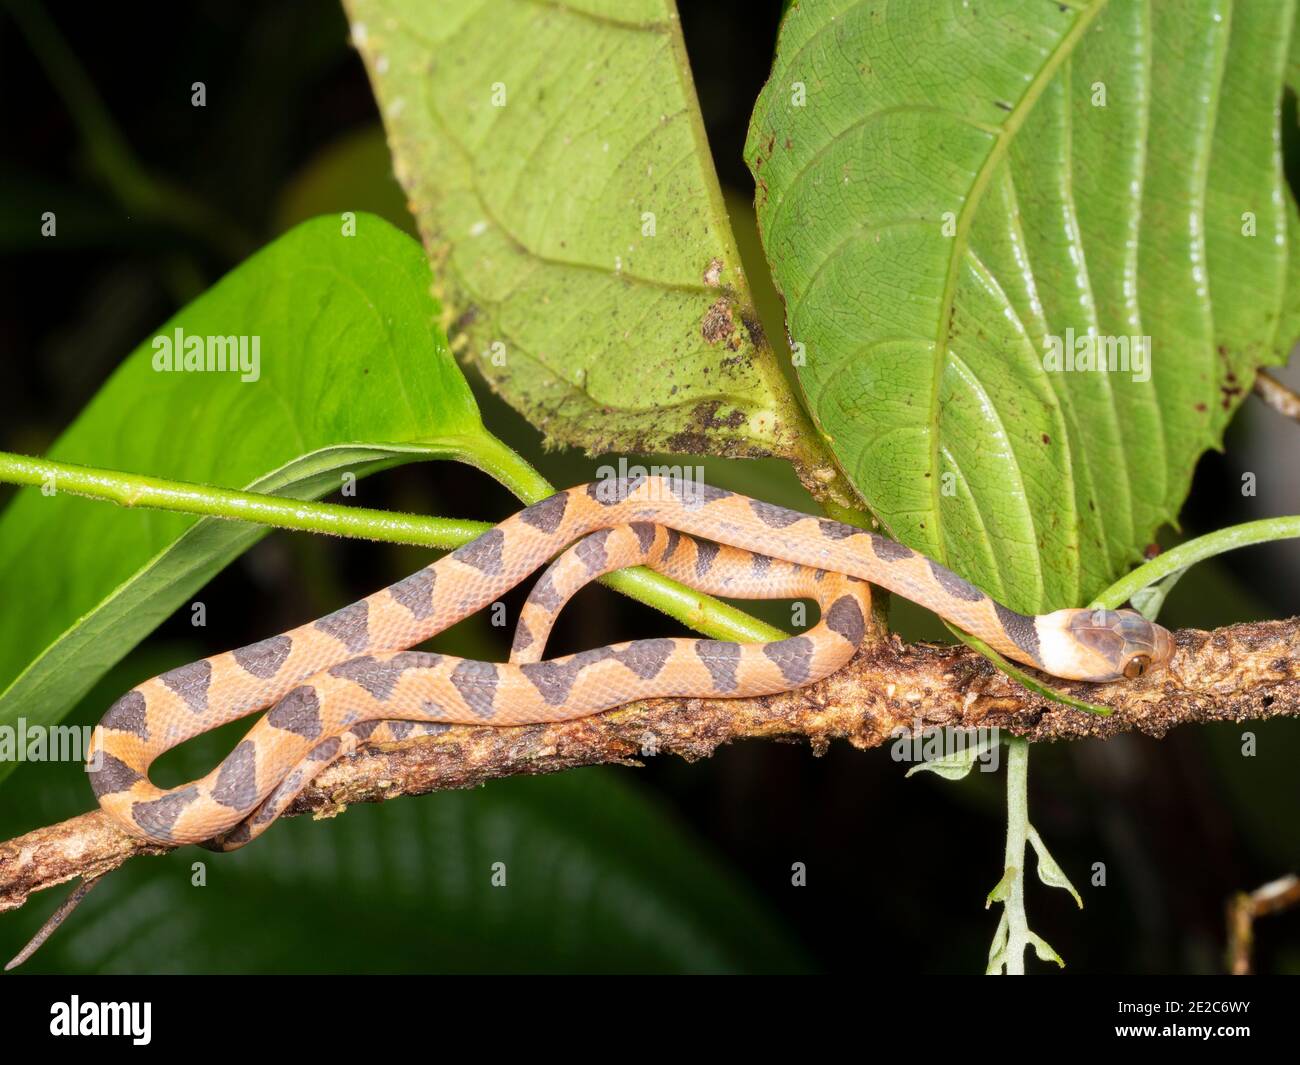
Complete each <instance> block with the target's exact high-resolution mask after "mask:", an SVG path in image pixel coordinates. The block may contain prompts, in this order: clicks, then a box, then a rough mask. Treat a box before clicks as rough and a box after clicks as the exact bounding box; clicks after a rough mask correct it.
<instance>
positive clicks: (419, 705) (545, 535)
mask: <svg viewBox="0 0 1300 1065" xmlns="http://www.w3.org/2000/svg"><path fill="white" fill-rule="evenodd" d="M633 565H645V566H648V567H649V568H650V569H652V570H655V571H657V572H659V573H662V574H663V575H665V576H667V577H671V578H673V579H675V580H678V581H681V582H683V583H685V584H687V585H689V586H691V587H693V588H695V589H697V590H698V591H700V592H704V593H707V594H711V595H721V596H724V597H730V598H735V599H767V598H780V599H800V598H807V599H812V600H814V601H816V603H817V606H818V609H819V611H820V617H819V620H818V622H817V623H816V624H815V625H814V626H812V627H811V628H809V629H807V630H806V631H805V632H803V633H801V634H799V635H796V636H791V637H789V638H787V639H782V640H777V641H772V642H767V643H738V642H732V641H726V640H711V639H693V638H688V637H663V638H656V639H642V640H634V641H629V642H624V643H617V644H611V645H608V646H605V647H600V648H597V649H594V650H589V651H582V652H578V653H576V654H571V655H566V656H562V657H556V658H551V659H546V658H544V657H543V655H544V652H545V645H546V641H547V637H548V636H549V634H550V631H551V627H552V625H553V624H554V622H555V620H556V618H557V616H558V614H559V613H560V611H561V609H562V608H563V606H564V605H565V603H567V602H568V601H569V599H570V598H572V596H573V595H574V594H575V593H576V592H577V591H578V590H579V589H580V588H582V587H583V586H584V585H585V584H587V583H588V582H590V581H592V580H595V579H597V578H598V577H601V576H604V575H605V574H607V573H611V572H613V571H615V570H618V569H622V568H624V567H626V566H633ZM542 567H546V568H545V569H544V570H543V572H542V573H541V575H540V576H539V577H538V579H537V581H536V583H535V584H534V586H533V587H532V589H531V590H530V592H529V595H528V597H527V599H526V602H525V603H524V606H523V607H522V609H521V610H520V613H519V617H518V620H517V624H516V628H515V634H514V640H513V643H512V646H511V650H510V659H509V661H507V662H488V661H478V660H473V659H465V658H458V657H455V656H452V655H446V654H439V653H436V652H433V651H422V650H412V648H414V647H416V646H417V645H419V644H422V643H423V642H424V641H426V640H428V639H430V638H431V637H433V636H435V635H436V634H437V633H439V632H441V631H443V630H444V629H446V628H448V627H449V626H450V625H452V624H454V623H455V622H457V621H459V620H461V619H462V618H465V617H467V616H469V615H471V614H473V613H474V612H476V611H478V610H479V609H481V608H483V607H485V606H487V605H488V604H490V603H493V602H494V601H496V600H497V599H498V598H499V597H500V596H501V595H502V594H504V593H505V592H506V591H508V590H510V589H511V588H513V587H515V586H516V585H517V584H519V583H520V582H522V581H523V580H524V579H525V578H527V577H528V576H530V575H531V574H533V573H534V572H536V571H537V570H538V569H541V568H542ZM873 585H874V586H876V587H879V588H883V589H885V590H887V591H890V592H893V593H896V594H898V595H901V596H903V597H905V598H907V599H910V600H912V601H913V602H915V603H917V604H919V605H921V606H923V607H925V608H927V609H929V610H931V611H933V612H934V613H936V614H938V615H939V616H940V617H942V618H944V619H945V620H947V621H948V622H950V623H952V624H953V625H955V626H956V627H958V628H960V629H962V630H963V631H965V632H967V633H969V634H970V635H972V636H975V637H977V638H978V639H980V640H982V641H984V643H986V644H987V645H988V646H989V647H991V648H992V649H993V650H995V651H997V652H999V653H1001V654H1003V655H1005V656H1007V657H1009V658H1011V659H1014V660H1015V661H1017V662H1020V663H1022V664H1024V665H1028V666H1032V667H1035V668H1037V669H1038V670H1041V671H1042V672H1044V673H1047V674H1049V675H1051V676H1054V677H1058V678H1062V679H1065V680H1076V681H1091V682H1107V681H1115V680H1120V679H1123V678H1129V679H1132V678H1137V677H1140V676H1142V675H1143V674H1144V673H1146V672H1148V671H1149V670H1152V669H1155V668H1159V667H1163V666H1165V665H1166V664H1167V663H1168V662H1169V660H1170V658H1171V656H1172V654H1173V650H1174V644H1173V640H1172V637H1171V635H1170V633H1169V632H1168V631H1167V630H1165V629H1164V628H1162V627H1161V626H1159V625H1157V624H1155V623H1154V622H1151V621H1148V620H1147V619H1146V618H1144V617H1142V615H1141V614H1138V613H1136V612H1133V611H1130V610H1103V609H1062V610H1056V611H1053V612H1051V613H1046V614H1038V615H1027V614H1021V613H1017V612H1016V611H1014V610H1011V609H1010V608H1008V607H1006V606H1004V605H1003V604H1002V603H1000V602H998V601H996V600H995V599H993V598H991V597H990V596H988V595H986V594H985V593H984V592H983V591H981V590H980V589H979V588H977V587H976V586H975V585H973V584H971V583H970V582H969V581H967V580H965V579H964V578H962V577H960V576H958V575H957V574H956V573H954V572H953V571H952V570H950V569H948V568H947V567H945V566H943V565H941V564H939V563H938V562H935V561H934V560H933V559H930V558H928V557H927V556H925V555H923V554H921V553H919V552H917V551H914V550H912V549H911V548H910V547H907V546H906V545H904V544H902V543H900V542H898V541H896V540H892V539H889V538H888V537H885V536H882V535H880V534H878V533H875V532H871V531H869V530H866V529H862V528H859V527H857V526H855V525H849V524H845V523H843V522H839V521H835V520H833V519H830V518H824V517H818V516H815V515H810V514H805V513H803V512H801V511H798V510H792V509H789V508H786V507H782V506H778V505H776V504H772V503H768V502H764V501H763V500H760V499H756V498H752V497H749V496H746V495H742V494H740V493H736V492H731V491H727V490H725V489H721V488H717V487H714V486H711V485H707V484H704V483H703V482H702V481H699V480H692V479H689V478H684V477H677V476H659V475H655V474H646V475H642V476H630V477H622V478H606V479H603V480H598V481H595V482H592V483H590V484H586V485H578V486H576V487H574V488H569V489H566V490H563V491H560V492H557V493H555V494H554V495H552V496H550V497H548V498H546V499H543V500H542V501H540V502H538V503H534V504H533V505H532V506H529V507H527V508H525V509H523V510H521V511H519V512H517V513H516V514H514V515H512V516H511V517H509V518H507V519H506V520H505V521H503V522H501V523H500V524H499V525H496V526H494V527H493V528H491V529H489V530H487V531H486V532H484V533H482V534H481V535H480V536H478V537H477V538H476V539H474V540H472V541H470V542H469V543H467V544H465V545H463V546H461V547H459V548H457V549H456V550H455V551H452V552H450V553H448V554H446V555H444V556H443V557H441V558H439V559H438V560H437V561H435V562H433V563H432V564H431V565H429V566H426V567H425V568H423V569H420V570H418V571H416V572H415V573H413V574H411V575H410V576H408V577H406V578H404V579H403V580H400V581H398V582H397V583H395V584H392V585H390V586H389V587H387V588H384V589H381V590H380V591H377V592H375V593H374V594H372V595H370V596H367V597H366V598H364V599H361V600H358V601H357V602H355V603H352V604H351V605H350V606H346V607H343V608H342V609H340V610H337V611H335V612H333V613H331V614H328V615H326V616H325V617H322V618H320V619H318V620H315V621H312V622H309V623H307V624H304V625H301V626H299V627H297V628H294V629H291V630H289V631H287V632H283V633H281V634H279V635H276V636H271V637H269V638H266V639H263V640H260V641H258V642H256V643H253V644H249V645H248V646H245V647H241V648H238V649H236V650H232V651H227V652H224V653H222V654H218V655H213V656H211V657H209V658H204V659H202V660H200V661H197V662H192V663H190V664H188V665H183V666H179V667H177V668H175V669H172V670H169V671H167V672H165V673H162V674H160V675H159V676H157V677H154V678H152V679H150V680H147V681H145V682H144V683H142V684H139V685H137V686H136V687H134V688H132V689H131V690H130V691H129V692H127V693H126V694H125V695H123V696H122V697H121V698H119V699H118V700H116V701H115V702H114V703H113V704H112V705H111V706H110V707H109V708H108V710H107V711H106V713H105V714H104V716H103V718H102V720H101V721H100V723H99V727H98V728H96V729H95V730H94V732H93V739H92V742H91V745H90V748H89V751H88V759H87V769H88V772H89V775H90V780H91V786H92V790H93V791H94V794H95V796H96V799H97V800H98V802H99V805H100V807H101V808H102V809H103V811H104V812H105V813H106V814H108V816H109V817H110V818H111V819H112V820H113V821H114V822H115V823H116V824H117V825H118V826H120V827H121V828H122V829H123V830H124V831H126V832H127V833H129V834H131V835H132V836H135V837H138V838H141V839H143V840H146V841H148V842H150V843H155V844H160V845H167V846H179V845H184V844H200V845H203V846H207V847H209V848H211V849H215V850H234V849H237V848H239V847H242V846H244V845H246V844H247V843H248V842H250V841H251V840H252V839H255V838H257V836H259V835H260V834H261V833H262V832H264V831H265V830H266V829H267V828H268V827H269V826H270V825H271V824H272V823H273V822H274V821H275V820H276V819H277V818H278V817H279V816H280V814H282V813H283V812H284V811H285V810H286V809H287V808H288V807H289V805H290V804H291V803H292V802H293V800H294V798H295V797H296V796H297V795H298V794H300V793H301V792H302V791H303V789H305V788H306V787H307V786H308V785H309V784H310V783H311V782H312V780H313V779H315V777H316V776H317V775H318V774H319V773H320V772H321V771H322V770H323V769H324V768H325V767H326V766H328V765H330V764H332V763H333V762H335V761H337V760H339V759H341V758H344V757H347V756H348V755H350V754H351V753H353V752H355V751H356V750H357V749H358V747H360V746H363V745H374V744H377V743H384V742H393V741H399V740H404V739H408V738H411V737H413V736H418V735H429V734H436V733H438V732H442V731H445V730H447V729H448V728H450V727H451V726H453V725H488V726H511V725H538V724H545V723H551V722H560V721H566V720H571V719H575V718H580V717H586V716H588V715H591V714H596V713H600V712H602V711H605V710H609V709H612V708H614V707H618V706H621V705H623V704H625V703H629V702H633V701H637V700H641V699H649V698H662V697H686V698H739V697H752V696H759V695H770V694H775V693H778V692H783V691H789V690H793V689H796V688H800V687H803V686H806V685H809V684H813V683H815V682H817V681H819V680H821V679H823V678H825V677H827V676H829V675H830V674H831V673H833V672H835V671H836V670H838V669H840V668H841V667H842V666H844V665H845V664H846V663H847V662H848V661H849V659H851V658H852V657H853V655H854V654H855V653H856V652H857V650H858V647H859V645H860V644H861V642H862V639H863V636H864V634H865V632H866V630H867V627H868V623H869V617H870V609H871V598H870V589H871V587H872V586H873ZM259 710H266V711H267V712H266V713H265V714H264V715H263V716H262V717H261V718H260V719H259V720H258V721H257V722H256V723H255V724H254V725H253V726H252V728H251V729H250V730H249V731H248V732H247V734H246V735H245V737H244V738H243V739H242V740H240V741H239V743H238V744H237V745H236V746H235V747H234V748H233V750H232V751H231V752H230V754H229V755H228V756H227V757H226V758H225V759H224V760H222V762H221V763H220V764H219V765H217V766H216V767H215V768H214V769H213V770H212V771H211V772H210V773H208V774H207V775H206V776H204V777H203V778H202V779H200V780H196V781H193V782H191V783H189V784H184V785H179V786H177V787H172V788H160V787H158V786H156V785H155V784H154V783H153V782H152V781H151V780H150V779H149V768H150V765H151V764H152V763H153V761H154V760H155V759H157V758H158V757H159V756H161V755H162V754H164V753H165V752H167V751H169V750H171V749H172V748H174V747H176V746H178V745H180V744H181V743H184V742H185V741H186V740H188V739H191V738H193V737H194V736H197V735H199V734H201V733H204V732H208V731H210V730H212V729H215V728H218V727H220V726H222V725H224V724H226V723H228V722H230V721H234V720H236V719H238V718H242V717H245V716H248V715H250V714H253V713H255V712H257V711H259Z"/></svg>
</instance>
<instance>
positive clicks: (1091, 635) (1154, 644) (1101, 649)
mask: <svg viewBox="0 0 1300 1065" xmlns="http://www.w3.org/2000/svg"><path fill="white" fill-rule="evenodd" d="M1038 628H1039V637H1040V649H1041V654H1042V658H1043V666H1044V667H1045V668H1046V669H1047V671H1048V672H1049V673H1055V674H1056V675H1057V676H1059V677H1066V678H1068V679H1069V680H1088V681H1096V682H1100V681H1110V680H1123V679H1125V678H1128V679H1129V680H1132V679H1135V678H1137V677H1140V676H1142V675H1143V674H1145V673H1148V672H1150V671H1151V670H1153V669H1160V668H1163V667H1164V666H1166V665H1167V664H1168V663H1169V659H1170V658H1172V657H1173V653H1174V640H1173V637H1172V636H1171V635H1170V634H1169V630H1168V629H1166V628H1164V627H1163V626H1161V625H1157V624H1156V623H1155V622H1154V621H1148V620H1147V619H1146V618H1144V617H1143V616H1142V615H1141V614H1139V613H1137V612H1136V611H1133V610H1058V611H1056V612H1055V613H1052V614H1047V615H1046V616H1044V617H1041V618H1039V619H1038Z"/></svg>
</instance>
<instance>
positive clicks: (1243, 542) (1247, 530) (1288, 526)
mask: <svg viewBox="0 0 1300 1065" xmlns="http://www.w3.org/2000/svg"><path fill="white" fill-rule="evenodd" d="M1293 537H1300V517H1285V518H1262V519H1261V520H1259V521H1248V522H1246V523H1245V524H1243V525H1233V526H1231V527H1229V528H1227V529H1219V530H1218V531H1217V532H1212V533H1207V534H1206V535H1205V536H1198V537H1197V538H1196V539H1195V540H1188V541H1187V542H1186V543H1182V544H1179V545H1178V546H1177V547H1172V548H1170V549H1169V550H1168V551H1166V552H1164V553H1163V554H1160V555H1157V556H1156V557H1155V558H1153V559H1152V560H1151V561H1150V562H1147V563H1144V564H1143V565H1141V566H1139V567H1138V568H1137V569H1135V570H1133V572H1131V573H1127V574H1125V575H1124V576H1123V577H1121V578H1120V579H1119V580H1117V581H1116V582H1115V583H1114V584H1112V585H1111V586H1110V587H1109V588H1107V589H1106V590H1105V591H1104V592H1102V593H1101V595H1099V596H1097V598H1096V599H1095V600H1094V601H1093V603H1092V605H1093V606H1094V607H1105V608H1107V609H1111V610H1113V609H1114V608H1116V607H1118V606H1121V605H1122V604H1124V603H1127V602H1128V601H1129V600H1130V599H1132V598H1133V596H1134V595H1136V594H1137V593H1138V592H1140V591H1142V589H1143V588H1149V587H1150V586H1151V585H1153V584H1155V583H1156V582H1157V581H1160V580H1162V579H1164V578H1165V577H1168V576H1169V575H1170V574H1171V573H1177V572H1178V571H1179V570H1182V569H1186V568H1187V567H1188V566H1191V565H1193V564H1194V563H1197V562H1200V561H1202V560H1204V559H1207V558H1211V557H1213V556H1214V555H1219V554H1222V553H1223V552H1224V551H1232V550H1235V549H1236V548H1238V547H1249V546H1251V545H1252V544H1262V543H1267V542H1268V541H1270V540H1288V539H1291V538H1293Z"/></svg>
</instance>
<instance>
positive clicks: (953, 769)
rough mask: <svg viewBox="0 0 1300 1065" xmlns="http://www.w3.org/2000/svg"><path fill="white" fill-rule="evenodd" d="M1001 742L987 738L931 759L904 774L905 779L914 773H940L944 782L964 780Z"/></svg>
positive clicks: (993, 737) (995, 738)
mask: <svg viewBox="0 0 1300 1065" xmlns="http://www.w3.org/2000/svg"><path fill="white" fill-rule="evenodd" d="M1000 742H1001V741H1000V740H999V739H998V738H997V737H996V736H985V737H984V738H982V739H980V740H979V741H977V742H976V743H973V744H969V745H968V746H966V747H963V748H962V749H961V750H959V751H954V752H953V753H952V754H946V755H943V756H942V757H939V758H931V759H929V760H928V761H925V762H921V763H919V764H918V765H914V766H912V768H911V769H909V770H908V771H907V772H906V773H904V774H903V776H904V779H906V778H907V777H910V776H911V775H912V774H913V773H922V772H928V773H938V774H939V776H941V777H943V778H944V780H963V779H964V778H965V777H966V776H967V774H969V773H970V771H971V770H972V769H973V768H974V767H975V763H976V762H978V761H979V760H980V759H981V758H983V757H984V755H985V754H987V753H988V752H989V750H990V749H991V748H992V747H995V746H996V745H997V744H998V743H1000Z"/></svg>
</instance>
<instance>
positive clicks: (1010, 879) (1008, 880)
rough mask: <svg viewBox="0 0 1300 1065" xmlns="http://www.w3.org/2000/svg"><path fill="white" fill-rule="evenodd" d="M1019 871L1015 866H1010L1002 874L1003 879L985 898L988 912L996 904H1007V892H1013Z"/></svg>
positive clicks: (985, 906)
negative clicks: (1012, 886) (1012, 888)
mask: <svg viewBox="0 0 1300 1065" xmlns="http://www.w3.org/2000/svg"><path fill="white" fill-rule="evenodd" d="M1019 875H1020V874H1019V871H1018V870H1017V869H1016V867H1015V866H1014V865H1008V866H1007V868H1006V872H1004V873H1003V874H1002V879H1001V880H999V881H998V882H997V883H996V884H994V885H993V890H992V891H990V892H989V893H988V895H986V896H985V898H984V908H985V909H986V910H987V909H988V908H989V907H990V906H992V905H993V904H994V903H995V902H1006V901H1007V892H1008V891H1010V890H1011V885H1012V884H1013V883H1014V882H1015V879H1016V877H1017V876H1019Z"/></svg>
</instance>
